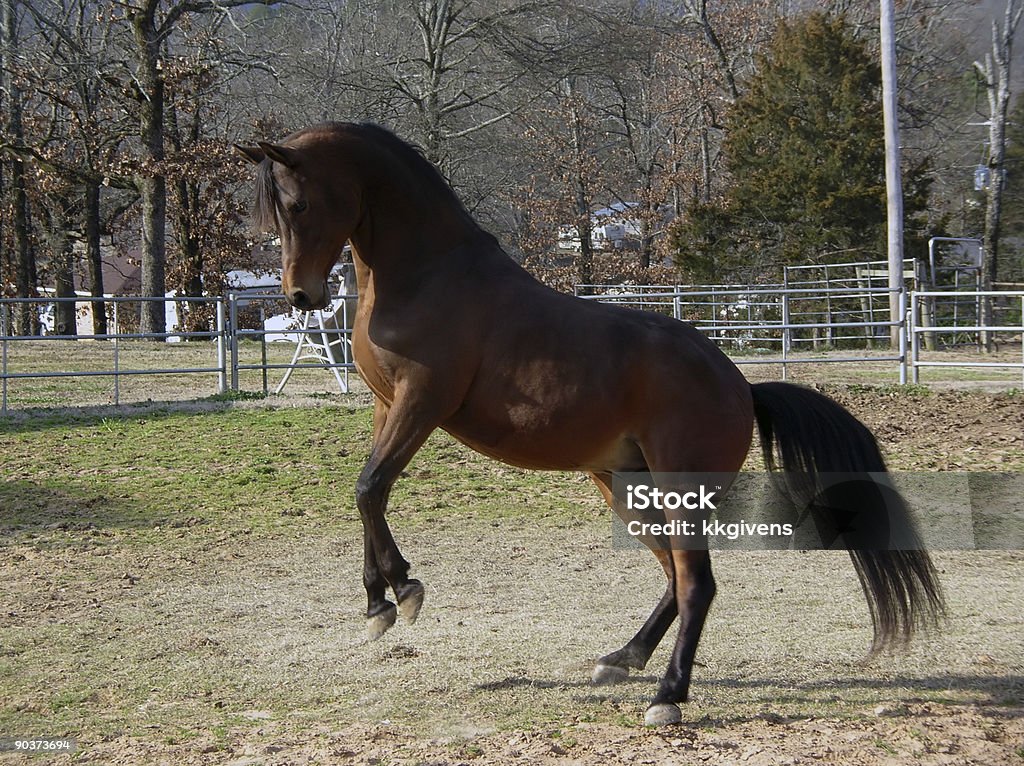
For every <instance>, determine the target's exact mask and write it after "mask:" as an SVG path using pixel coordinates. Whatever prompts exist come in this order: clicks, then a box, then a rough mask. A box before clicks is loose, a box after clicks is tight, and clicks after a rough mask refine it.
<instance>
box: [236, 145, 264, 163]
mask: <svg viewBox="0 0 1024 766" xmlns="http://www.w3.org/2000/svg"><path fill="white" fill-rule="evenodd" d="M232 146H233V147H234V150H235V152H236V153H237V154H239V155H241V156H242V157H244V158H245V159H247V160H249V162H251V163H252V164H253V165H259V164H260V163H261V162H263V159H264V158H265V157H266V155H265V154H264V153H263V150H262V149H260V148H259V147H258V146H240V145H238V144H232Z"/></svg>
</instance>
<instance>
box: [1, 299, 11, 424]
mask: <svg viewBox="0 0 1024 766" xmlns="http://www.w3.org/2000/svg"><path fill="white" fill-rule="evenodd" d="M9 312H10V308H9V307H8V305H7V304H6V303H5V304H3V305H2V306H0V334H2V335H3V338H4V339H3V351H2V355H3V378H4V392H3V406H2V408H0V413H2V414H3V416H4V417H7V333H8V330H9V329H10V322H11V320H10V313H9Z"/></svg>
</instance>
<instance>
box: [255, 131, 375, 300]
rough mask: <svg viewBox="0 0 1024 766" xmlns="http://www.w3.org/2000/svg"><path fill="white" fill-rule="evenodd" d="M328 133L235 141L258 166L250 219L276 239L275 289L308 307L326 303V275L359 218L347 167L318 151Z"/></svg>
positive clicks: (356, 196)
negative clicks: (278, 258)
mask: <svg viewBox="0 0 1024 766" xmlns="http://www.w3.org/2000/svg"><path fill="white" fill-rule="evenodd" d="M330 138H331V136H330V134H329V133H326V132H324V133H321V132H319V131H313V130H307V131H300V132H299V133H295V134H293V135H291V136H289V137H288V138H286V139H284V141H283V142H282V143H279V144H271V143H266V142H257V144H256V146H237V145H236V146H235V149H236V151H237V152H238V153H239V154H241V155H242V156H243V157H244V158H245V159H247V160H248V161H249V162H252V163H254V164H256V165H258V166H259V176H258V180H257V186H256V204H255V209H254V219H255V224H256V226H257V227H258V228H260V229H261V230H265V231H276V232H277V234H278V236H279V237H280V239H281V288H282V291H283V292H284V295H285V298H286V299H287V300H288V302H289V303H290V304H291V305H292V306H294V307H295V308H297V309H301V310H303V311H310V310H312V309H318V308H324V307H325V306H327V305H328V303H330V299H331V296H330V289H329V288H328V286H327V280H328V277H329V276H330V273H331V269H332V268H333V267H334V264H335V263H337V261H338V258H339V256H340V255H341V252H342V249H343V248H344V246H345V242H346V241H348V239H349V238H350V237H351V236H352V232H353V231H355V229H356V227H357V225H358V224H359V220H360V218H361V200H360V194H359V190H358V187H357V186H355V185H354V184H353V183H352V181H351V178H352V175H353V174H352V173H351V172H346V171H349V170H350V169H347V168H341V167H338V162H337V161H336V160H333V161H332V158H334V157H335V156H336V155H335V154H332V153H331V152H326V151H324V144H325V143H326V142H328V141H329V140H330Z"/></svg>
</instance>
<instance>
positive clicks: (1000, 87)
mask: <svg viewBox="0 0 1024 766" xmlns="http://www.w3.org/2000/svg"><path fill="white" fill-rule="evenodd" d="M1022 14H1024V2H1021V0H1006V10H1005V13H1004V14H1003V20H1002V24H1001V25H1000V23H999V21H998V20H996V19H993V21H992V49H991V51H990V52H989V53H988V54H986V56H985V59H984V61H978V62H975V64H974V67H975V70H976V71H977V72H978V75H979V76H980V77H981V80H982V83H983V84H984V86H985V90H986V93H987V95H988V107H989V129H988V130H989V134H988V135H989V147H988V150H989V154H988V170H989V185H988V190H987V200H986V202H987V204H986V207H985V235H984V251H983V252H984V262H983V263H982V289H984V290H991V289H992V286H993V284H994V283H995V282H996V281H997V280H998V276H999V237H1000V230H1001V225H1002V209H1003V190H1004V189H1005V187H1006V123H1007V115H1008V114H1009V109H1010V96H1011V91H1010V62H1011V61H1012V58H1013V56H1012V53H1013V40H1014V36H1015V35H1016V32H1017V26H1018V24H1020V20H1021V15H1022ZM992 309H993V305H992V300H991V298H986V299H984V300H982V302H981V326H983V327H987V326H992V325H994V324H995V320H994V317H993V315H992V314H993V312H992ZM982 342H983V344H984V346H985V347H986V348H987V349H989V350H991V349H992V348H993V342H992V337H991V334H990V333H983V338H982Z"/></svg>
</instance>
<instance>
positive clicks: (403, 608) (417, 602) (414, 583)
mask: <svg viewBox="0 0 1024 766" xmlns="http://www.w3.org/2000/svg"><path fill="white" fill-rule="evenodd" d="M424 592H425V591H424V590H423V583H421V582H420V581H419V580H409V582H407V583H406V584H405V585H404V586H403V588H402V593H401V595H399V596H398V611H399V614H401V615H402V619H403V620H405V621H406V622H407V623H409V624H410V625H412V624H413V623H414V622H416V618H417V617H419V616H420V607H422V606H423V594H424Z"/></svg>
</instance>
